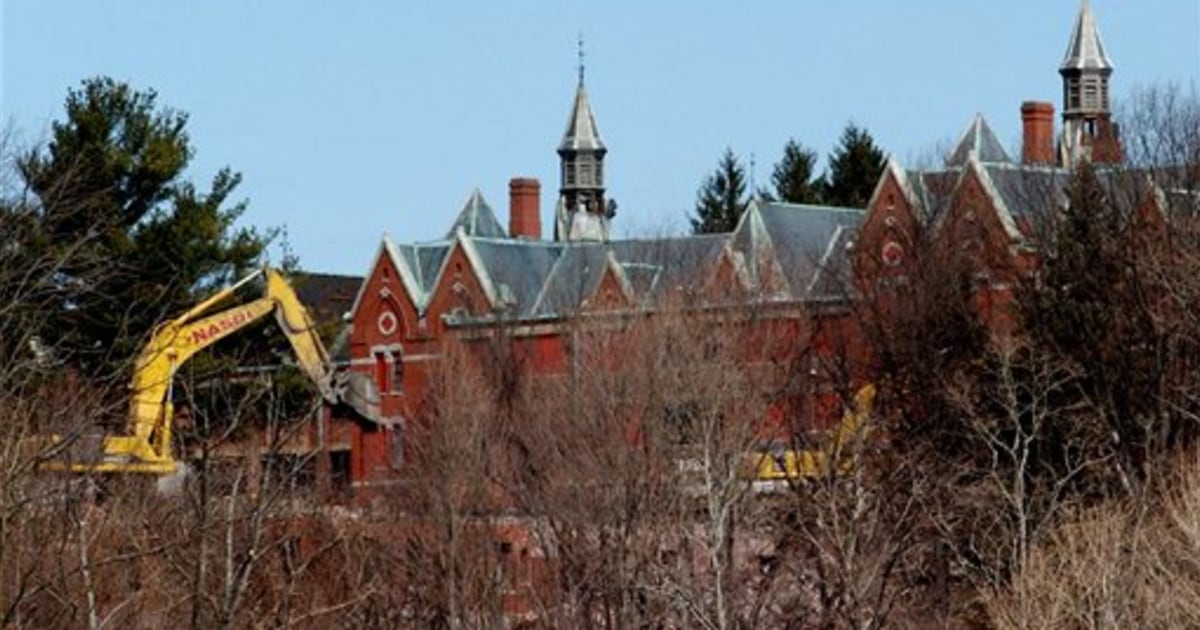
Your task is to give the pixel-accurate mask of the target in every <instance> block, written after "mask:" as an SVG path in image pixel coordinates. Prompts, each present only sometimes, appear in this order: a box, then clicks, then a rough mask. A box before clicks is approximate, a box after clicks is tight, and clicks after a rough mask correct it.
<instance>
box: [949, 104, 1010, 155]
mask: <svg viewBox="0 0 1200 630" xmlns="http://www.w3.org/2000/svg"><path fill="white" fill-rule="evenodd" d="M972 154H973V155H975V157H976V159H978V160H979V161H980V162H1011V161H1012V160H1010V159H1009V157H1008V153H1007V152H1005V151H1004V146H1003V145H1002V144H1000V140H999V139H998V138H996V134H995V132H993V131H992V128H991V127H990V126H988V124H987V120H985V119H984V118H983V114H975V119H974V120H972V121H971V124H970V125H969V126H968V127H967V130H966V131H965V132H964V133H963V135H962V138H960V139H959V141H958V144H956V145H955V146H954V151H952V152H951V153H950V156H949V157H947V158H946V166H964V165H965V164H966V163H967V160H968V159H969V158H970V156H971V155H972Z"/></svg>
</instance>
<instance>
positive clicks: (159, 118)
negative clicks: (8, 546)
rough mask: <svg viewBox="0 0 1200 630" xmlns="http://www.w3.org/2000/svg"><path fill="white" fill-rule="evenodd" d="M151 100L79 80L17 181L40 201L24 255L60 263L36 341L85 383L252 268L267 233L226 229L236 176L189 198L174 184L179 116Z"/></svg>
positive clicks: (109, 83) (181, 142)
mask: <svg viewBox="0 0 1200 630" xmlns="http://www.w3.org/2000/svg"><path fill="white" fill-rule="evenodd" d="M155 101H156V95H155V93H154V92H153V91H145V92H141V91H137V90H135V89H133V88H131V87H130V86H129V85H127V84H124V83H120V82H117V81H114V80H112V79H109V78H94V79H88V80H85V81H84V82H83V83H82V86H81V87H80V88H79V89H76V90H71V91H70V92H69V93H68V95H67V99H66V119H65V120H62V121H58V122H55V123H54V125H53V129H52V137H51V140H50V142H49V144H48V146H47V147H46V148H45V149H44V150H35V151H32V152H30V153H28V154H27V155H25V156H24V157H23V158H22V160H21V163H20V171H21V175H22V177H23V179H24V180H25V183H26V185H27V186H28V187H29V189H30V190H31V191H32V192H33V193H34V194H35V195H36V196H37V199H38V202H39V203H38V210H37V213H36V216H35V217H34V221H35V223H36V230H35V234H36V235H35V236H34V237H32V238H31V239H30V242H29V243H25V244H23V246H24V247H26V249H27V250H28V251H29V253H30V256H38V257H40V259H43V260H45V259H53V260H60V261H62V265H61V269H60V271H59V273H57V274H56V276H55V277H56V282H55V283H54V286H53V287H47V291H48V294H49V295H51V296H52V297H50V298H49V299H50V300H51V301H52V302H53V303H55V304H57V306H56V307H55V308H52V309H51V310H50V311H49V312H48V314H47V317H46V318H45V321H44V325H43V326H41V330H40V331H39V333H38V334H39V337H40V338H41V339H42V341H44V342H45V343H46V344H47V345H49V346H51V347H54V348H55V349H56V352H58V353H59V358H60V359H62V360H65V361H67V362H68V364H70V365H73V366H75V367H76V368H79V369H82V370H83V371H84V372H85V373H89V374H94V375H95V374H103V373H108V372H109V371H110V369H111V368H113V367H114V366H123V365H124V364H126V363H127V362H128V361H129V360H130V358H131V357H132V355H133V353H134V352H135V350H136V348H137V346H138V345H139V344H140V342H141V340H142V338H143V337H144V335H145V334H146V333H147V332H148V331H149V330H150V329H151V328H152V327H153V326H154V325H155V324H156V323H157V322H159V321H161V320H162V319H163V318H164V317H166V316H167V315H171V314H176V313H178V312H180V311H182V310H184V309H185V308H187V307H189V306H191V305H192V304H193V303H194V302H195V300H196V298H197V295H198V294H201V293H206V292H208V291H209V290H211V289H212V287H214V286H217V285H222V284H224V283H226V282H227V281H228V280H230V279H231V278H233V277H236V276H239V275H241V274H243V273H244V272H246V271H247V270H248V269H249V268H251V267H252V266H254V265H255V264H256V263H257V261H258V260H259V259H260V256H261V254H262V252H263V249H264V247H265V246H266V244H267V242H268V241H269V240H270V234H262V233H259V232H257V231H256V230H254V229H252V228H235V226H234V222H235V221H236V219H237V218H238V216H239V215H241V213H242V211H243V210H244V208H245V206H244V203H234V204H227V203H226V202H227V201H228V200H229V197H230V195H231V194H232V193H233V191H234V189H235V188H236V187H237V185H238V183H239V181H240V176H239V175H238V174H236V173H233V172H231V171H230V170H228V169H224V170H222V171H220V172H219V173H217V175H216V176H215V177H214V179H213V181H212V184H211V187H210V188H209V189H208V190H206V191H202V190H198V189H197V188H196V187H195V186H194V185H193V184H192V183H191V182H188V181H186V180H185V179H184V178H183V173H184V170H185V169H186V167H187V165H188V162H189V160H190V159H191V157H192V154H193V149H192V147H191V145H190V144H189V139H188V135H187V132H186V124H187V116H186V115H185V114H183V113H180V112H176V111H173V110H170V109H166V108H158V107H157V106H156V102H155Z"/></svg>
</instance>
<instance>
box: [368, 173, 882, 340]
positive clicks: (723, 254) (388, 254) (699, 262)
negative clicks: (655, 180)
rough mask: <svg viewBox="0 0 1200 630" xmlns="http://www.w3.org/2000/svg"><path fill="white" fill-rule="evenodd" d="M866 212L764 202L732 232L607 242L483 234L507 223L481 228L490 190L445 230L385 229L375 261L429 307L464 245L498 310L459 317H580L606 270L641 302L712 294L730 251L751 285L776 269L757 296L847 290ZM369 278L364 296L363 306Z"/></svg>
mask: <svg viewBox="0 0 1200 630" xmlns="http://www.w3.org/2000/svg"><path fill="white" fill-rule="evenodd" d="M863 214H864V213H863V211H862V210H857V209H851V208H832V207H823V206H806V205H796V204H786V203H769V204H763V203H760V202H754V203H752V204H751V207H750V209H749V210H747V212H746V214H745V215H744V216H743V218H742V220H741V222H740V223H739V225H738V227H737V229H736V230H735V231H734V232H731V233H723V234H700V235H689V236H675V237H667V238H655V239H628V240H615V241H606V242H557V241H536V240H526V239H513V238H509V237H507V236H504V235H502V236H483V235H480V234H479V233H478V232H485V233H495V232H496V231H497V230H480V229H478V228H479V227H480V226H481V225H482V226H485V227H486V225H487V224H488V223H489V221H488V220H487V217H489V216H490V215H491V213H490V209H488V208H487V205H486V203H484V202H483V199H482V197H481V196H480V195H478V193H473V194H472V195H471V198H470V199H469V200H468V202H467V204H466V206H465V207H464V209H463V211H462V212H461V213H460V214H459V220H457V221H456V222H455V229H454V232H453V233H452V234H450V235H448V237H447V238H446V239H444V240H440V241H435V242H429V243H411V244H398V243H396V242H394V241H393V240H392V239H391V238H390V237H389V236H387V235H384V237H383V240H382V243H381V244H380V249H379V253H378V254H377V255H376V259H375V261H374V262H373V263H372V270H374V268H375V267H377V266H378V264H379V262H380V261H382V260H390V261H391V263H392V265H393V266H394V267H395V268H396V270H397V271H396V275H398V276H399V280H400V283H401V285H402V287H403V290H404V292H405V293H406V294H407V296H408V298H409V299H410V300H411V301H412V303H413V305H414V307H415V308H416V310H417V312H418V314H424V313H426V312H427V309H428V308H429V304H430V300H431V299H432V297H433V294H434V292H435V291H436V290H437V288H438V286H439V285H440V284H441V283H442V282H443V281H444V280H443V276H444V275H445V273H446V266H447V262H448V260H449V259H450V255H451V252H453V251H454V250H455V249H456V248H459V249H461V250H462V253H463V255H464V256H465V257H466V259H467V260H468V261H469V264H470V266H471V268H472V271H473V272H474V274H475V276H476V277H477V279H478V280H479V284H480V286H481V288H482V290H483V292H484V294H485V296H486V299H487V303H488V307H489V308H490V309H491V310H490V311H489V312H488V313H474V314H465V315H464V314H461V313H460V314H458V315H456V316H455V317H456V319H455V320H454V321H455V322H456V323H467V322H469V321H471V320H480V321H486V320H487V319H488V318H492V317H504V318H511V319H513V320H517V321H520V320H526V321H528V320H539V319H555V318H562V317H570V316H572V315H573V314H575V313H578V312H580V310H581V309H582V308H583V307H584V306H585V305H586V301H587V300H588V299H589V298H591V297H592V296H593V295H594V294H595V292H596V290H597V288H598V286H599V283H600V281H601V279H602V277H603V274H604V273H605V271H606V270H609V271H610V272H611V273H612V274H614V276H615V277H616V279H617V281H618V282H619V283H620V285H621V290H622V292H623V293H624V294H625V296H626V298H628V299H629V301H630V304H631V306H632V307H634V308H642V307H648V306H651V305H653V304H655V303H660V302H661V301H662V300H674V299H682V300H683V301H684V304H690V303H692V302H693V301H695V300H700V301H704V300H708V299H710V298H709V297H708V296H709V295H710V294H709V291H708V289H709V287H710V286H711V282H712V279H713V277H714V275H713V274H714V273H715V272H716V270H717V268H718V266H719V265H720V264H722V263H721V261H722V259H723V258H729V259H730V260H731V262H733V264H734V266H735V271H736V273H737V278H738V281H739V283H740V286H741V287H742V288H748V287H752V286H754V285H756V284H758V283H759V277H760V276H769V277H770V278H771V279H772V280H771V283H770V284H771V286H770V287H769V289H770V290H771V292H770V294H766V293H763V292H759V294H758V298H757V299H761V300H767V301H781V300H782V301H788V300H796V301H804V300H808V299H814V298H816V299H827V298H836V297H838V295H841V297H845V295H844V293H842V294H838V295H835V294H834V289H833V288H832V287H833V285H832V284H830V283H829V282H828V281H827V280H824V279H828V278H833V277H835V276H837V274H836V273H834V272H835V271H836V270H834V269H832V266H839V267H840V266H841V265H843V264H846V265H848V264H849V263H848V260H849V259H848V257H846V256H845V255H844V253H845V251H846V250H847V249H848V247H849V245H850V244H851V243H852V242H853V240H854V238H855V237H856V235H857V229H858V226H859V224H860V223H861V222H862V220H863ZM492 222H494V221H492ZM469 227H473V228H474V231H475V232H477V233H475V234H472V233H471V230H469V229H468V228H469ZM760 267H762V268H761V269H760ZM372 273H373V271H372ZM822 274H823V275H822ZM823 278H824V279H823ZM365 286H366V284H365V283H363V284H362V287H360V289H359V295H358V296H357V297H356V298H355V304H354V307H353V309H355V310H356V309H357V308H358V305H359V302H360V301H361V300H362V299H363V295H362V292H363V290H365ZM714 299H715V298H714Z"/></svg>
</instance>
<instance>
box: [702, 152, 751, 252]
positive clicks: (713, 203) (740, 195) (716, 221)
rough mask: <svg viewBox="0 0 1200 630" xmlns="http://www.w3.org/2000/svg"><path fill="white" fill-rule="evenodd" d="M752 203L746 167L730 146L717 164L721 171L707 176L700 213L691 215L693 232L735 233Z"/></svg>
mask: <svg viewBox="0 0 1200 630" xmlns="http://www.w3.org/2000/svg"><path fill="white" fill-rule="evenodd" d="M749 205H750V200H749V199H747V197H746V170H745V169H744V168H743V167H742V165H741V163H739V162H738V159H737V156H735V155H734V154H733V150H732V149H729V148H726V149H725V153H724V154H722V155H721V160H720V162H718V163H717V170H716V171H714V172H713V173H712V174H711V175H709V176H708V177H706V178H705V179H704V184H703V185H701V186H700V190H699V191H698V192H697V193H696V214H695V216H693V217H692V218H691V221H692V232H694V233H696V234H705V233H713V232H732V231H733V229H734V228H735V227H737V222H738V219H740V218H741V217H742V213H743V212H745V211H746V208H747V207H748V206H749Z"/></svg>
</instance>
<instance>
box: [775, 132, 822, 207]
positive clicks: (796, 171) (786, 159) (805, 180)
mask: <svg viewBox="0 0 1200 630" xmlns="http://www.w3.org/2000/svg"><path fill="white" fill-rule="evenodd" d="M816 163H817V153H816V152H815V151H813V150H812V149H808V148H806V147H804V146H803V145H801V144H800V143H799V142H796V141H795V140H794V139H789V140H788V141H787V144H786V145H784V147H783V157H782V158H780V160H779V162H778V163H777V164H776V165H775V168H774V170H772V171H771V185H772V186H773V187H774V191H773V194H772V195H771V197H770V198H771V199H775V200H779V201H785V202H788V203H820V201H821V195H820V192H821V187H822V181H821V180H820V178H814V177H813V168H814V167H815V166H816Z"/></svg>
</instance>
